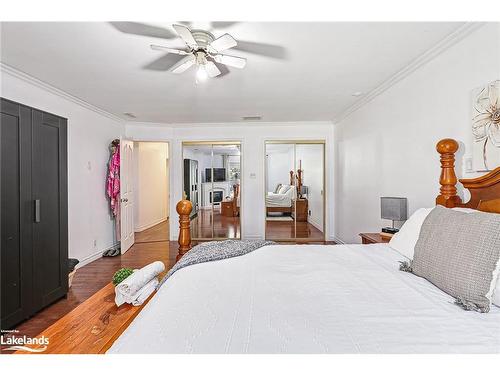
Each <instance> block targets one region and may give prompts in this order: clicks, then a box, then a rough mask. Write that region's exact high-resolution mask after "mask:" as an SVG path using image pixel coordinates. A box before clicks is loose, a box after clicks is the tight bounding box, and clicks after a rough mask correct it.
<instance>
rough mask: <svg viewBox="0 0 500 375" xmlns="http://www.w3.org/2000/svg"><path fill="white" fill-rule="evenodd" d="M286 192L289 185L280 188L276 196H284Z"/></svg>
mask: <svg viewBox="0 0 500 375" xmlns="http://www.w3.org/2000/svg"><path fill="white" fill-rule="evenodd" d="M288 190H290V185H283V186H281V187H280V190H279V191H278V194H285V193H286V192H287V191H288Z"/></svg>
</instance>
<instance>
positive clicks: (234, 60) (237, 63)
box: [214, 55, 247, 69]
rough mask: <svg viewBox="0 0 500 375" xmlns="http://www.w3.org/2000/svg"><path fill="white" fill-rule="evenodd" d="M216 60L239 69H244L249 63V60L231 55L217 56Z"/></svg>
mask: <svg viewBox="0 0 500 375" xmlns="http://www.w3.org/2000/svg"><path fill="white" fill-rule="evenodd" d="M214 60H215V61H217V62H218V63H221V64H224V65H227V66H232V67H234V68H239V69H241V68H244V67H245V65H246V63H247V59H245V58H243V57H238V56H231V55H215V56H214Z"/></svg>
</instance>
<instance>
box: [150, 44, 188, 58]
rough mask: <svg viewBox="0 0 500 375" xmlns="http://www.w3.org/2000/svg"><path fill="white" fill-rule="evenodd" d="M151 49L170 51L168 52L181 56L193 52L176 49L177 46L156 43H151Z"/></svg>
mask: <svg viewBox="0 0 500 375" xmlns="http://www.w3.org/2000/svg"><path fill="white" fill-rule="evenodd" d="M151 49H152V50H155V51H163V52H168V53H172V54H175V55H181V56H187V55H189V54H190V53H191V52H187V51H183V50H180V49H176V48H170V47H164V46H158V45H156V44H151Z"/></svg>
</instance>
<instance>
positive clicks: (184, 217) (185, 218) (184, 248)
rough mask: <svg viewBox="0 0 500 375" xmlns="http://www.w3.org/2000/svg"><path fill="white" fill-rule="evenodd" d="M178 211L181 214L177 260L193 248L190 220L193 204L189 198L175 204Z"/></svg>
mask: <svg viewBox="0 0 500 375" xmlns="http://www.w3.org/2000/svg"><path fill="white" fill-rule="evenodd" d="M175 209H176V210H177V213H178V214H179V240H178V242H179V253H178V254H177V257H176V258H175V261H176V262H177V261H178V260H179V259H181V258H182V256H183V255H184V254H186V253H187V252H188V251H189V250H190V249H191V231H190V228H189V226H190V220H189V214H190V213H191V210H192V209H193V204H192V203H191V202H190V201H188V200H185V199H183V200H181V201H179V203H177V206H175Z"/></svg>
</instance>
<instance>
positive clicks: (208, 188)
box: [183, 142, 241, 240]
mask: <svg viewBox="0 0 500 375" xmlns="http://www.w3.org/2000/svg"><path fill="white" fill-rule="evenodd" d="M240 149H241V147H240V144H238V143H210V142H202V143H193V142H186V143H184V144H183V156H184V168H185V169H184V181H183V185H184V192H185V193H186V192H187V191H194V192H195V193H193V194H191V195H190V194H186V196H187V198H188V199H189V200H191V202H192V203H193V207H195V206H196V207H197V210H196V213H192V215H191V236H192V238H193V239H194V240H211V239H227V238H234V239H238V238H240V237H241V234H240V232H241V230H240V200H241V199H240V194H239V192H240V174H241V167H240V165H241V152H240ZM191 165H195V166H196V172H192V171H188V168H190V166H191ZM193 211H194V210H193Z"/></svg>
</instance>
